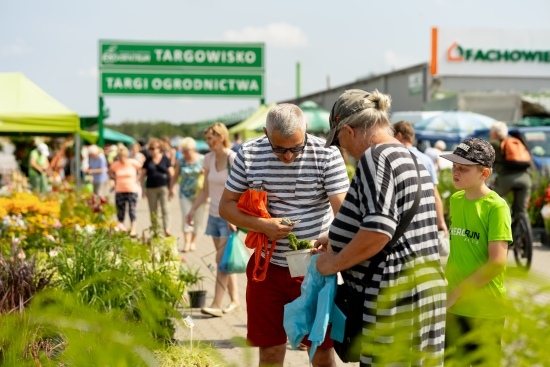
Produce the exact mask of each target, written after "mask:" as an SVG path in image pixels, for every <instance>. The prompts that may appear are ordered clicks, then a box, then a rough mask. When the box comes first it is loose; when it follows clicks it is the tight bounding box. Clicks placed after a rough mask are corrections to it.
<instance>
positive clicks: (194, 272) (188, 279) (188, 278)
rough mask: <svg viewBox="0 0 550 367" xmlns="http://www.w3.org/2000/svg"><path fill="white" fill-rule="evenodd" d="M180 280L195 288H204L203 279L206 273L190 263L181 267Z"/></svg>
mask: <svg viewBox="0 0 550 367" xmlns="http://www.w3.org/2000/svg"><path fill="white" fill-rule="evenodd" d="M178 280H180V281H181V282H183V283H185V284H186V285H187V287H189V288H190V289H194V290H202V281H203V280H204V275H202V274H201V273H200V268H199V267H198V266H197V267H194V266H191V265H188V266H186V267H185V268H184V267H181V268H180V270H179V273H178Z"/></svg>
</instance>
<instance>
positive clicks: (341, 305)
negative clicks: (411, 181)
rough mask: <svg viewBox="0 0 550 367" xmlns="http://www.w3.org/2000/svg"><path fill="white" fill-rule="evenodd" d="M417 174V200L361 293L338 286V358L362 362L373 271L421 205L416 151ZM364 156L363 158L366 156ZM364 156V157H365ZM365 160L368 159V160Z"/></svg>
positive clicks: (379, 259)
mask: <svg viewBox="0 0 550 367" xmlns="http://www.w3.org/2000/svg"><path fill="white" fill-rule="evenodd" d="M411 157H412V159H413V161H414V165H415V167H416V172H417V174H418V189H417V190H416V195H415V197H414V202H413V205H412V206H411V208H410V209H409V210H408V211H407V214H406V215H405V217H404V218H403V220H402V221H401V222H400V223H399V225H398V226H397V228H396V229H395V233H394V235H393V237H392V239H391V240H390V241H389V242H388V243H387V244H386V245H385V246H384V248H383V249H382V250H381V251H380V252H379V253H377V254H376V255H374V256H373V257H372V258H371V259H370V263H369V266H368V267H367V270H366V272H365V275H364V277H363V279H362V281H361V286H362V290H361V292H358V291H357V290H355V289H354V288H353V287H352V286H350V285H349V284H347V283H344V284H340V285H338V287H337V288H336V296H335V297H334V304H335V305H336V306H337V307H338V309H339V310H340V311H341V312H342V314H343V315H344V316H345V321H344V337H343V340H342V341H338V340H334V350H335V351H336V354H338V357H340V359H341V360H342V362H344V363H348V362H359V359H360V358H361V335H362V331H363V325H364V321H363V303H364V301H365V295H364V293H365V289H366V288H367V287H368V285H369V283H370V281H371V280H372V277H373V275H374V272H375V271H376V269H377V268H378V267H379V266H380V264H381V263H382V261H384V260H385V259H386V257H387V255H389V253H390V250H391V248H392V247H393V246H394V245H395V243H396V242H397V240H399V238H400V237H401V236H402V235H403V233H404V232H405V229H406V228H407V227H408V226H409V224H410V223H411V220H412V219H413V217H414V215H415V214H416V210H417V209H418V204H419V203H420V196H421V184H420V171H419V170H418V162H417V161H416V158H415V156H414V154H411ZM363 158H364V157H363ZM363 158H362V159H363ZM365 163H366V162H365Z"/></svg>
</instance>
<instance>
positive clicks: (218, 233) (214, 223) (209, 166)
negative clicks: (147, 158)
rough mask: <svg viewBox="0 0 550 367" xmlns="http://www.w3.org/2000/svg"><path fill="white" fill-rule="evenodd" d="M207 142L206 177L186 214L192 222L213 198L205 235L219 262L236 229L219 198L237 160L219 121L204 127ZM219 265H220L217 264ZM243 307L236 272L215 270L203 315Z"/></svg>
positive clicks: (223, 126)
mask: <svg viewBox="0 0 550 367" xmlns="http://www.w3.org/2000/svg"><path fill="white" fill-rule="evenodd" d="M204 134H205V138H206V143H207V144H208V146H209V147H210V153H208V154H206V156H205V157H204V170H205V173H204V174H205V178H206V179H205V180H204V187H203V189H202V191H201V192H200V193H199V195H198V196H197V198H196V200H195V203H194V204H193V206H192V207H191V209H190V210H189V213H188V214H187V217H186V221H187V223H189V224H192V222H193V217H194V214H195V210H197V208H198V207H199V206H200V205H201V204H202V203H204V202H206V200H207V199H208V197H210V212H209V215H208V223H207V228H206V234H207V235H209V236H212V239H213V241H214V246H215V247H216V264H218V265H219V263H220V260H221V258H222V255H223V252H224V250H225V245H226V243H227V239H228V238H229V233H230V231H236V230H237V228H236V227H235V226H233V225H232V224H230V223H228V222H227V221H226V220H224V219H222V218H221V217H220V214H219V205H220V199H221V196H222V193H223V190H224V187H225V181H227V177H228V176H229V170H230V169H231V165H232V164H233V160H234V159H235V155H236V154H235V152H233V151H232V150H231V141H230V139H229V132H228V131H227V128H226V127H225V125H223V124H221V123H219V122H218V123H216V124H214V125H212V126H210V127H208V128H207V129H206V130H205V133H204ZM216 268H217V267H216ZM226 288H227V290H228V292H229V297H230V298H231V303H230V304H229V306H228V307H226V308H224V309H223V310H222V301H223V296H224V295H225V289H226ZM239 308H240V305H239V293H238V288H237V274H226V273H223V272H221V271H219V270H217V271H216V290H215V292H214V299H213V301H212V304H211V305H210V307H203V308H202V309H201V312H202V313H203V314H207V315H211V316H214V317H220V316H222V315H223V314H224V313H230V312H233V311H235V310H237V309H239Z"/></svg>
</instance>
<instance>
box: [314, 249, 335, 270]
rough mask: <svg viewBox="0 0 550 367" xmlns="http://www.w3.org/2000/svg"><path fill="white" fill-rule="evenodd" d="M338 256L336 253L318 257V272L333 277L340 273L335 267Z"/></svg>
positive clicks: (325, 253) (326, 253)
mask: <svg viewBox="0 0 550 367" xmlns="http://www.w3.org/2000/svg"><path fill="white" fill-rule="evenodd" d="M337 256H338V254H336V253H334V252H328V251H327V252H323V253H321V254H319V256H318V257H317V263H316V265H317V271H318V272H319V273H321V275H332V274H336V273H338V269H337V268H336V267H335V264H336V259H337Z"/></svg>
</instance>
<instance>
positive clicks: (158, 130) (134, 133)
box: [105, 122, 201, 139]
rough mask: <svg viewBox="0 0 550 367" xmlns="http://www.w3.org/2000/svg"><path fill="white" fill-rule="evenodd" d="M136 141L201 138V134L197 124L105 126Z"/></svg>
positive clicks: (151, 123) (131, 123)
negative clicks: (183, 137) (162, 138)
mask: <svg viewBox="0 0 550 367" xmlns="http://www.w3.org/2000/svg"><path fill="white" fill-rule="evenodd" d="M105 127H108V128H110V129H114V130H116V131H119V132H121V133H123V134H126V135H129V136H131V137H133V138H135V139H143V138H146V139H148V138H152V137H156V138H160V137H163V136H176V135H180V136H190V137H194V138H199V137H200V135H201V132H200V130H199V128H198V125H197V124H185V123H183V124H179V125H175V124H171V123H169V122H123V123H121V124H117V125H105Z"/></svg>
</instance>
